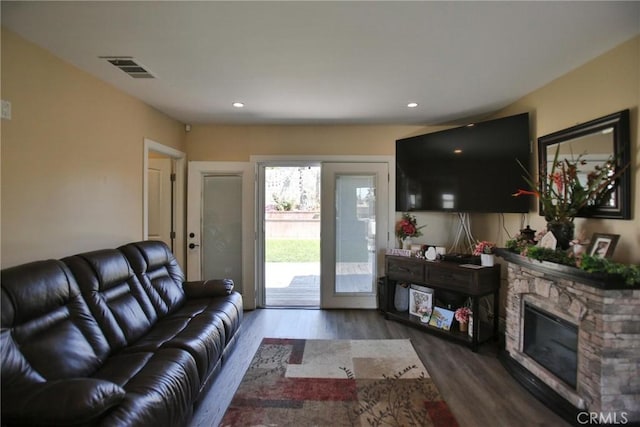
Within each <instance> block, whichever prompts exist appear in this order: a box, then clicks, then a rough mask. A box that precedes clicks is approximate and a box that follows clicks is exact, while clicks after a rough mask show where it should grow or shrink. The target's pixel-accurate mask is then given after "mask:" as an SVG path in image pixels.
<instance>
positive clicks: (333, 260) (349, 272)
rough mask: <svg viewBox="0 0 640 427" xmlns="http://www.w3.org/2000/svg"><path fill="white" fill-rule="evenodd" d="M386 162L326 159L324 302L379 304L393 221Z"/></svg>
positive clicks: (325, 304)
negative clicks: (384, 262)
mask: <svg viewBox="0 0 640 427" xmlns="http://www.w3.org/2000/svg"><path fill="white" fill-rule="evenodd" d="M388 177H389V166H388V164H387V163H323V164H322V200H321V205H322V207H321V212H322V213H321V218H322V219H321V221H322V224H321V228H322V241H321V292H320V300H321V301H320V305H321V307H322V308H376V306H377V298H376V291H377V289H376V283H377V277H378V275H379V274H381V272H382V268H383V256H384V249H385V248H386V245H387V238H388V222H389V213H388V211H389V181H388V180H389V178H388Z"/></svg>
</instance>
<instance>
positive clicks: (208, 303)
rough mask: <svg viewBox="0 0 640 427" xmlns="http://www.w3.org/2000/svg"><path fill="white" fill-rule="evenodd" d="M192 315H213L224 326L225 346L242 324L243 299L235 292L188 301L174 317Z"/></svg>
mask: <svg viewBox="0 0 640 427" xmlns="http://www.w3.org/2000/svg"><path fill="white" fill-rule="evenodd" d="M192 313H212V314H215V315H216V316H217V317H219V318H220V320H221V321H222V324H223V325H224V337H225V341H226V342H225V345H227V344H229V343H230V342H231V340H232V339H233V337H234V335H235V333H236V332H237V331H238V330H239V329H240V324H241V322H242V315H243V311H242V297H241V296H240V294H238V293H236V292H234V293H232V294H231V295H227V296H226V297H217V298H198V299H188V300H187V302H186V303H185V305H184V306H183V307H182V308H181V309H180V310H178V311H177V312H176V313H175V314H174V316H191V315H192Z"/></svg>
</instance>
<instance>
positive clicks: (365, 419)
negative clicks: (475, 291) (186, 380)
mask: <svg viewBox="0 0 640 427" xmlns="http://www.w3.org/2000/svg"><path fill="white" fill-rule="evenodd" d="M457 425H458V423H457V422H456V420H455V418H454V417H453V415H452V413H451V411H450V410H449V408H448V406H447V404H446V403H445V402H444V401H443V400H442V398H441V397H440V393H439V392H438V389H437V388H436V386H435V385H434V383H433V381H432V380H431V378H430V376H429V373H428V372H427V370H426V369H425V367H424V365H423V364H422V362H421V361H420V359H419V358H418V355H417V354H416V352H415V350H414V349H413V346H412V345H411V342H410V341H409V340H302V339H278V338H265V339H264V340H263V341H262V343H261V344H260V347H259V348H258V350H257V352H256V355H255V356H254V358H253V361H252V362H251V365H250V366H249V369H248V370H247V373H246V374H245V376H244V378H243V379H242V382H241V384H240V386H239V387H238V390H237V392H236V394H235V396H234V397H233V400H232V402H231V404H230V406H229V408H228V409H227V412H226V413H225V415H224V418H223V420H222V423H221V426H403V427H404V426H438V427H453V426H457Z"/></svg>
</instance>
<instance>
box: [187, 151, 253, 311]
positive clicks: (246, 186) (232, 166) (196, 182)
mask: <svg viewBox="0 0 640 427" xmlns="http://www.w3.org/2000/svg"><path fill="white" fill-rule="evenodd" d="M210 175H238V176H241V177H242V285H241V289H242V299H243V304H244V308H245V309H246V310H252V309H254V308H255V307H256V297H255V283H256V282H255V276H254V265H255V257H254V253H255V250H254V246H255V219H254V218H255V172H254V166H253V165H252V164H251V163H248V162H209V161H190V162H189V179H188V189H189V198H188V200H187V222H186V224H187V232H188V233H189V237H188V238H187V242H188V243H189V244H191V243H193V244H194V245H200V243H201V236H200V234H201V232H202V181H203V178H204V177H205V176H210ZM191 233H193V234H194V237H191ZM186 257H187V269H186V271H187V279H188V280H201V279H203V278H202V277H200V276H201V274H202V269H201V265H200V259H201V258H200V257H201V251H200V246H195V247H194V248H193V249H187V256H186ZM207 279H215V278H214V277H209V278H207ZM218 279H221V277H218Z"/></svg>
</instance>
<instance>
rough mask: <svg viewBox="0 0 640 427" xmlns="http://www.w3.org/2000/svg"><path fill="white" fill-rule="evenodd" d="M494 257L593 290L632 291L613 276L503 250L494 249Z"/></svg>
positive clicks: (618, 277)
mask: <svg viewBox="0 0 640 427" xmlns="http://www.w3.org/2000/svg"><path fill="white" fill-rule="evenodd" d="M496 255H497V256H499V257H501V258H503V259H504V260H505V261H507V262H510V263H513V264H517V265H520V266H522V267H526V268H530V269H531V270H535V271H539V272H541V273H545V274H548V275H551V276H555V277H557V278H560V279H565V280H572V281H574V282H580V283H582V284H585V285H588V286H593V287H594V288H599V289H605V290H617V289H634V287H633V286H630V285H627V284H626V283H625V282H624V280H623V279H622V278H621V277H620V276H617V275H613V274H606V273H589V272H587V271H584V270H581V269H579V268H577V267H571V266H568V265H562V264H557V263H555V262H549V261H538V260H535V259H531V258H527V257H525V256H522V255H519V254H516V253H514V252H511V251H510V250H508V249H504V248H499V249H496Z"/></svg>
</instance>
